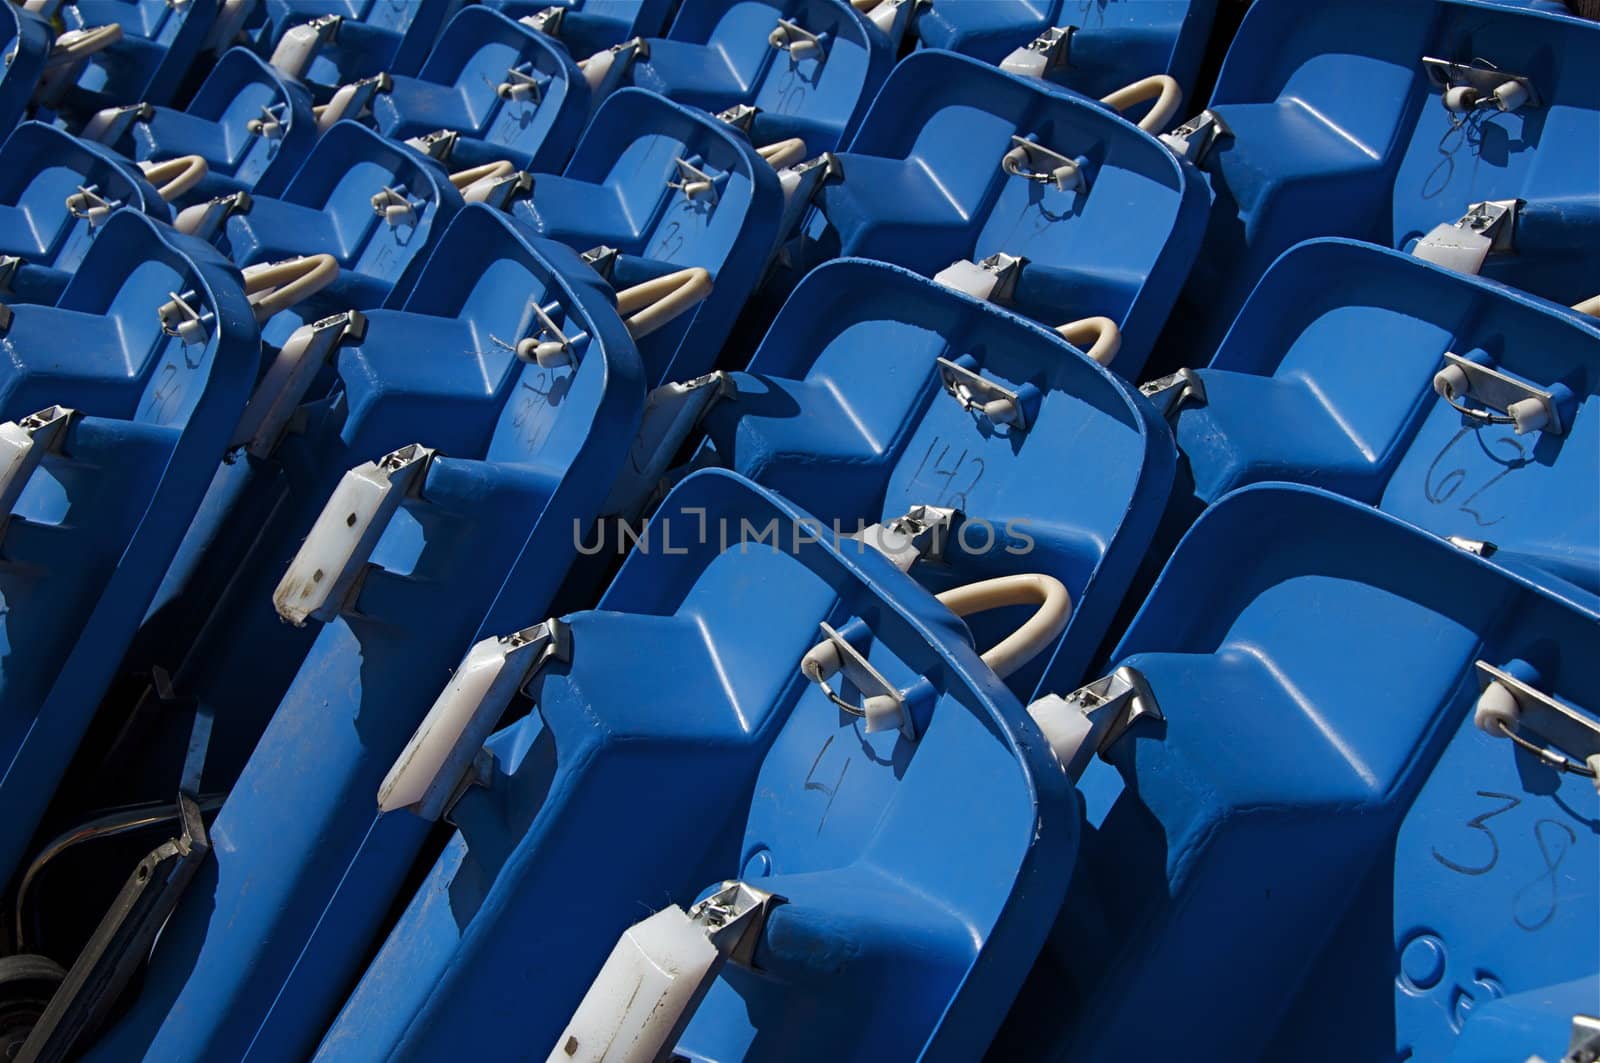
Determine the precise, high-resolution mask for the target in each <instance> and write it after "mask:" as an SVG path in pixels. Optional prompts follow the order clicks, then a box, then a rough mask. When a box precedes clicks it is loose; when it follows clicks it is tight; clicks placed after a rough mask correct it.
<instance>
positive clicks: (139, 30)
mask: <svg viewBox="0 0 1600 1063" xmlns="http://www.w3.org/2000/svg"><path fill="white" fill-rule="evenodd" d="M217 7H218V0H186V2H185V3H181V4H172V3H168V2H167V0H70V2H68V3H63V4H62V5H61V6H60V7H59V8H58V9H57V17H58V18H59V19H60V20H61V23H62V25H63V26H64V27H65V28H66V29H68V30H83V29H89V28H93V27H96V26H108V25H112V24H116V25H118V26H121V27H122V39H121V40H119V41H117V42H115V43H114V44H112V45H111V46H109V47H107V48H105V49H104V50H102V51H99V52H96V53H94V54H93V55H91V56H90V57H89V58H88V59H87V61H86V62H84V63H83V65H82V66H81V67H79V68H78V69H76V70H74V71H71V75H72V76H71V80H70V82H63V83H61V84H59V85H54V86H52V87H51V89H50V92H49V97H50V98H49V100H48V103H49V105H50V107H51V109H52V110H54V111H56V112H58V113H60V114H61V115H62V116H63V117H65V118H66V119H67V120H68V121H69V122H70V123H73V124H74V128H76V126H77V125H78V124H81V123H82V122H83V121H84V120H86V119H87V118H88V117H89V116H90V115H92V114H94V112H96V111H98V110H100V109H101V108H102V107H116V106H124V105H127V104H130V103H151V104H163V103H167V102H168V101H169V100H171V98H172V95H173V93H175V92H177V90H178V84H179V82H180V81H181V80H182V79H183V76H184V74H185V73H187V72H188V69H189V65H190V64H191V63H193V62H194V60H195V57H196V56H197V55H198V54H199V52H200V47H201V45H203V44H204V43H205V40H206V37H207V35H208V34H209V33H210V32H211V26H212V23H214V22H215V21H216V18H217Z"/></svg>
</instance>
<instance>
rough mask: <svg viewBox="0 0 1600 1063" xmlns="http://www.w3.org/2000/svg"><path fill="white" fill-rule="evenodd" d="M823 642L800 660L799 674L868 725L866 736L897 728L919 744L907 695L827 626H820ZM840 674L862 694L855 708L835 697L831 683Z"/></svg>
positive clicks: (836, 703)
mask: <svg viewBox="0 0 1600 1063" xmlns="http://www.w3.org/2000/svg"><path fill="white" fill-rule="evenodd" d="M817 626H818V627H820V628H821V629H822V634H823V641H822V642H820V643H818V644H817V645H815V646H813V647H812V648H811V649H810V650H809V651H807V653H806V655H805V656H804V657H802V658H801V659H800V674H801V675H804V676H805V677H806V678H807V679H809V680H811V681H812V682H813V683H815V684H817V686H819V687H821V688H822V692H823V693H824V694H826V695H827V696H828V700H829V701H831V702H833V703H834V704H835V705H837V706H838V707H839V708H840V709H842V710H844V711H845V712H846V713H848V714H849V715H851V716H855V717H858V718H860V719H864V720H866V721H867V733H868V734H872V733H874V732H877V731H886V730H889V729H890V728H891V727H893V728H898V729H899V731H900V733H901V734H902V735H904V736H905V738H906V739H907V740H908V741H911V742H915V741H916V740H917V725H916V721H915V720H913V719H912V718H911V713H910V712H908V711H906V703H905V695H904V694H902V693H901V692H900V691H899V690H898V689H896V688H895V686H894V685H893V684H891V683H890V682H889V680H887V679H885V678H884V676H883V673H882V672H880V671H878V670H877V669H876V668H874V667H873V666H872V662H871V661H869V660H867V657H866V655H865V654H863V653H862V652H861V651H860V650H858V649H856V648H855V647H854V646H852V645H851V644H850V642H849V641H848V640H847V639H846V638H845V637H844V636H843V635H841V634H839V632H837V631H835V630H834V629H833V628H832V627H829V626H828V625H827V624H826V623H823V624H818V625H817ZM840 672H843V673H844V677H845V678H846V679H848V680H849V681H850V683H851V684H852V685H853V686H854V687H855V688H856V689H857V690H858V691H860V692H861V695H862V697H863V699H864V700H863V701H862V703H861V704H860V705H852V704H851V703H850V702H848V701H846V700H844V698H842V697H840V696H839V695H838V694H836V693H834V690H833V688H832V687H831V686H829V685H828V680H830V679H832V678H833V677H834V676H835V675H837V674H839V673H840Z"/></svg>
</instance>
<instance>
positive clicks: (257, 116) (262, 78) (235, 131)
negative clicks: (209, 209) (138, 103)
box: [101, 48, 317, 200]
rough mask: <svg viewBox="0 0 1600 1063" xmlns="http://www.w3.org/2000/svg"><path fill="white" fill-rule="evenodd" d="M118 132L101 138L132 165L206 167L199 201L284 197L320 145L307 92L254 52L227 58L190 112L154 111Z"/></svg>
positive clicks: (196, 194) (236, 51)
mask: <svg viewBox="0 0 1600 1063" xmlns="http://www.w3.org/2000/svg"><path fill="white" fill-rule="evenodd" d="M262 123H265V125H264V126H263V125H262ZM119 125H120V128H118V129H115V130H108V134H110V133H114V134H115V136H114V137H110V136H108V137H105V138H101V139H102V140H104V141H105V142H106V143H109V144H110V145H111V147H113V148H114V149H116V150H117V151H119V152H121V153H122V154H124V155H126V156H128V157H129V158H133V159H138V160H139V161H140V162H146V161H149V162H161V161H163V160H166V159H171V158H175V157H177V156H180V155H199V156H201V157H202V158H204V159H205V160H206V165H207V172H206V176H205V177H204V178H202V179H201V181H200V183H199V184H198V185H196V186H195V188H194V190H193V191H192V192H191V193H190V194H189V197H188V198H190V199H193V200H204V199H209V198H211V197H213V196H221V195H226V194H228V193H229V192H237V191H240V190H241V189H242V190H244V191H247V192H252V193H255V194H257V195H262V196H276V195H279V194H281V193H282V191H283V188H284V186H285V185H286V184H288V182H289V179H290V178H291V177H293V176H294V173H295V171H296V170H298V169H299V168H300V164H301V163H303V162H304V161H305V158H306V156H307V155H308V154H310V152H311V148H312V146H313V145H314V144H316V142H317V120H316V116H315V115H314V114H313V113H312V110H311V97H310V95H309V94H308V93H307V92H306V90H305V87H304V86H302V85H301V84H299V83H298V82H296V81H293V80H291V79H289V78H285V77H284V76H283V75H281V74H279V73H278V72H277V71H276V70H274V69H273V68H272V67H271V66H269V65H267V63H266V62H265V61H264V60H262V59H261V58H259V57H258V56H256V55H255V54H254V53H253V52H251V51H250V50H249V49H247V48H230V49H228V51H226V52H224V53H223V54H222V56H221V57H220V58H219V59H218V60H217V61H216V64H215V65H214V66H212V67H211V69H210V71H209V72H208V73H207V74H206V79H205V81H203V82H201V84H200V87H199V88H198V89H197V90H196V91H195V94H194V99H193V100H191V101H190V102H189V105H188V106H187V107H186V108H184V109H183V110H181V111H179V110H175V109H173V108H170V107H151V108H149V110H148V111H147V112H146V113H145V115H143V116H140V117H134V118H133V119H132V120H131V121H129V122H127V123H123V124H119Z"/></svg>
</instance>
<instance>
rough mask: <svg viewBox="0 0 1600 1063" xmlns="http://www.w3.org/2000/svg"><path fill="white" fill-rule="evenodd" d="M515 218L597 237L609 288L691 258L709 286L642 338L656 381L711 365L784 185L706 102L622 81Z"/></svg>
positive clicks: (772, 232) (553, 232) (584, 238)
mask: <svg viewBox="0 0 1600 1063" xmlns="http://www.w3.org/2000/svg"><path fill="white" fill-rule="evenodd" d="M512 212H513V214H514V216H515V217H516V218H517V219H518V220H519V221H522V222H524V223H525V224H527V225H529V226H530V227H531V228H532V230H533V231H534V232H536V233H538V234H539V235H540V236H545V237H549V238H552V239H556V240H560V241H561V242H562V243H565V244H567V245H569V246H570V247H572V248H573V249H574V250H577V251H589V250H591V249H595V248H600V247H606V248H611V249H614V250H615V251H616V252H617V254H616V256H615V257H614V259H613V260H612V264H611V266H610V271H611V275H610V279H611V283H612V285H613V287H615V288H617V289H619V290H620V289H623V288H626V287H628V286H629V285H633V284H638V283H640V282H642V281H647V280H649V279H651V278H653V277H658V276H661V275H663V274H665V273H669V272H671V271H674V270H681V269H684V268H686V267H700V268H703V269H705V270H706V271H707V272H708V273H709V274H710V279H711V285H712V288H711V293H710V295H709V296H707V298H706V299H705V300H704V301H703V302H701V303H700V304H699V305H698V306H697V307H695V308H694V310H693V311H692V312H690V313H685V314H683V315H681V316H679V317H678V318H676V319H675V320H673V321H671V322H670V323H668V324H666V325H665V326H664V327H661V328H660V329H658V330H656V331H654V332H652V333H651V334H650V335H648V336H645V337H643V338H641V340H640V343H639V354H640V357H641V358H642V359H643V360H644V366H645V377H646V379H647V380H648V381H649V383H650V384H651V385H652V386H654V385H656V384H660V383H663V382H666V381H679V380H687V379H689V378H691V377H694V376H697V375H699V374H701V373H704V372H706V371H707V370H708V369H710V368H711V367H712V365H713V363H714V361H715V358H716V355H717V351H718V350H719V349H720V348H721V347H722V344H723V341H724V340H725V339H726V338H727V335H728V331H729V330H730V329H731V328H732V326H733V322H734V319H735V318H736V317H737V316H738V313H739V310H740V308H741V307H742V306H743V305H744V302H745V300H746V298H747V297H748V296H749V295H750V293H751V291H752V290H754V288H755V286H756V284H757V283H758V282H759V281H760V279H761V272H762V270H763V269H764V268H765V265H766V262H767V258H768V256H769V255H770V254H771V253H772V249H773V244H774V242H775V241H776V240H777V236H778V222H779V218H780V216H781V214H782V212H783V191H782V189H781V187H780V186H779V183H778V178H777V175H776V174H775V173H774V172H773V169H772V167H771V166H770V165H769V164H768V163H767V162H766V161H765V160H764V159H762V158H761V156H760V155H759V154H757V153H756V151H755V149H753V148H752V147H751V146H750V143H749V142H748V141H747V140H746V139H745V138H744V137H743V136H742V135H741V134H740V133H739V132H738V131H737V130H735V129H733V128H732V127H730V126H728V125H727V124H725V123H723V122H719V121H717V120H716V119H715V118H712V117H711V116H710V115H708V114H706V113H705V112H703V111H698V110H694V109H692V108H689V107H683V106H680V105H678V104H675V103H673V102H671V101H670V100H666V99H663V98H661V97H660V96H657V95H654V94H652V93H648V92H643V91H640V90H638V89H623V90H621V91H619V92H616V93H614V94H613V95H611V96H610V97H608V98H607V99H606V101H605V102H604V103H603V104H602V105H601V106H600V109H599V110H598V111H597V112H596V114H595V116H594V120H593V121H592V122H590V123H589V128H588V129H587V130H585V132H584V135H583V139H582V140H581V141H580V142H579V144H578V147H577V150H576V151H575V152H574V153H573V156H572V160H571V161H570V162H569V163H568V164H567V167H566V169H565V171H563V173H562V174H561V175H560V176H559V177H557V176H548V177H547V176H544V175H540V176H539V177H538V178H537V179H536V180H535V181H534V187H533V194H532V196H531V197H529V198H527V199H522V200H518V201H517V202H516V203H515V204H514V206H513V207H512Z"/></svg>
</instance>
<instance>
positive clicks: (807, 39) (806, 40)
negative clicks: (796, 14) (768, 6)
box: [767, 18, 828, 63]
mask: <svg viewBox="0 0 1600 1063" xmlns="http://www.w3.org/2000/svg"><path fill="white" fill-rule="evenodd" d="M767 43H768V44H770V45H772V47H774V48H776V49H778V51H780V52H788V53H789V58H790V59H792V60H794V61H795V62H797V63H798V62H799V61H800V60H802V59H805V58H807V57H808V56H813V55H814V56H815V57H816V60H817V62H819V63H821V62H825V61H826V60H827V58H828V55H827V51H826V50H825V49H824V48H823V46H822V38H821V37H819V36H817V35H816V34H815V33H812V32H811V31H810V30H808V29H806V28H805V27H804V26H801V25H800V24H799V23H798V22H795V21H793V20H791V19H786V18H780V19H779V20H778V25H777V26H776V27H775V28H774V29H773V31H772V32H771V33H769V34H767Z"/></svg>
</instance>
